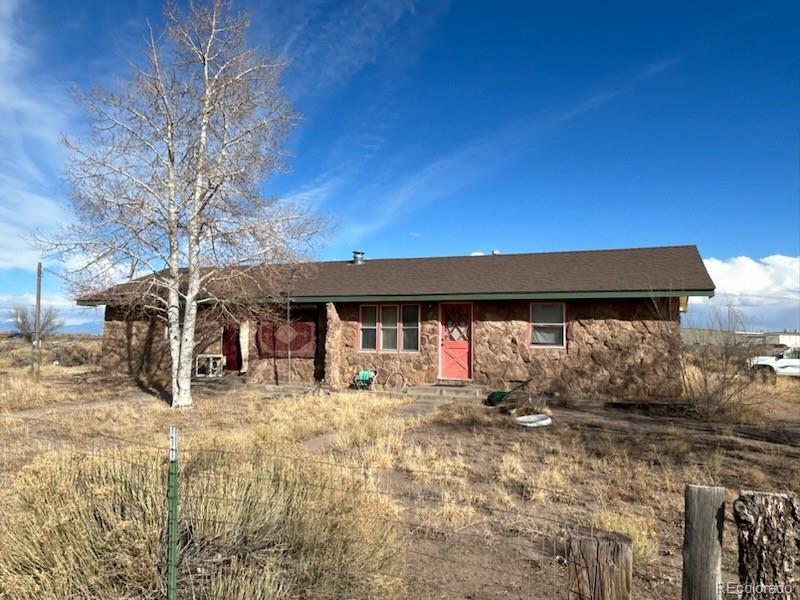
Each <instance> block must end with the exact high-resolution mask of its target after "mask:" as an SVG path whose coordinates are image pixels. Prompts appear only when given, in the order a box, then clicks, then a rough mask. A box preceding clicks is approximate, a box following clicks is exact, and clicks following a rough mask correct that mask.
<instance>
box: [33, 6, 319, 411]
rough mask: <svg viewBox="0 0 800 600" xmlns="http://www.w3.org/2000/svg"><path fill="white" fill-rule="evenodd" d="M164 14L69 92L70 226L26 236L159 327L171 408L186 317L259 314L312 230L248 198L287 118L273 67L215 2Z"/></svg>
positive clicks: (179, 385) (266, 172)
mask: <svg viewBox="0 0 800 600" xmlns="http://www.w3.org/2000/svg"><path fill="white" fill-rule="evenodd" d="M165 15H166V28H165V31H164V32H163V33H156V32H154V31H153V30H152V28H151V27H150V24H149V23H148V24H147V27H148V37H147V40H146V43H145V51H146V52H145V56H144V61H143V64H141V65H137V66H135V67H134V68H133V70H132V75H131V78H130V79H129V80H128V81H126V82H125V83H124V84H123V85H121V86H119V87H118V88H115V89H113V90H106V89H103V88H101V87H97V88H95V89H94V90H92V91H91V92H90V93H87V94H83V95H81V96H80V98H79V99H80V101H81V102H82V104H83V106H84V108H85V110H86V114H87V117H88V121H89V134H88V135H87V136H86V138H85V139H82V140H73V139H66V140H65V145H66V147H67V149H68V151H69V153H70V161H69V165H68V176H67V178H68V182H69V184H70V189H71V195H72V205H73V209H74V212H75V214H76V216H77V222H76V223H74V224H72V225H70V226H68V227H65V228H64V229H63V230H62V232H61V234H60V235H59V236H58V237H56V238H54V239H41V240H40V242H41V244H42V245H43V246H44V248H45V249H46V250H47V251H48V253H49V254H50V255H52V256H55V257H59V258H62V259H65V260H68V261H69V262H68V264H71V265H73V267H72V269H71V270H70V274H71V276H72V280H73V284H74V285H73V287H74V288H75V289H76V291H78V292H79V293H86V292H96V291H99V290H103V289H105V290H106V292H105V294H106V297H107V298H108V297H109V294H111V295H112V296H113V298H111V300H110V301H113V303H114V304H116V305H117V306H123V307H124V306H127V307H129V310H130V312H131V315H134V316H137V317H141V316H142V315H144V316H146V317H147V318H154V319H159V320H163V321H165V322H166V323H167V324H168V337H169V342H170V354H171V358H172V393H173V394H172V395H173V403H174V404H176V405H185V404H188V403H190V402H191V391H190V375H191V367H192V360H193V357H192V352H193V349H194V345H195V331H196V329H197V327H198V323H199V322H201V321H204V320H214V319H245V318H258V316H259V315H263V314H265V313H266V312H268V311H269V307H270V303H269V300H270V298H271V297H276V296H279V295H280V294H281V293H283V290H285V288H286V282H285V281H284V278H285V277H286V274H287V269H286V266H287V265H290V264H292V263H296V262H297V261H299V260H301V259H302V257H303V256H304V255H306V253H307V252H308V249H309V245H310V244H311V243H312V242H313V240H314V238H315V237H316V236H317V235H318V234H319V232H320V230H321V227H322V225H321V223H320V222H319V221H318V220H316V219H314V218H312V217H311V216H310V215H309V214H306V213H304V212H303V211H301V210H299V209H298V208H297V207H296V206H292V205H289V204H288V203H286V202H282V201H280V200H277V199H274V198H265V197H263V196H262V194H261V190H260V187H261V185H262V184H263V182H264V181H265V180H266V179H267V178H268V177H269V176H270V175H271V174H272V173H275V172H277V171H279V170H281V169H282V168H283V165H282V160H281V159H282V152H281V148H282V146H283V144H284V142H285V140H286V136H287V135H288V132H289V130H290V129H291V127H292V126H293V125H294V123H295V122H296V120H297V117H296V115H295V113H294V112H293V111H292V109H291V107H290V106H289V104H288V102H287V101H286V100H285V99H284V97H283V94H282V92H281V87H280V75H281V73H282V70H283V67H284V65H283V64H282V63H280V62H278V61H276V60H274V59H272V58H270V57H267V56H264V55H262V54H260V53H259V52H257V51H255V50H254V49H253V48H250V47H248V45H247V40H246V35H245V34H246V30H247V27H248V25H249V20H248V18H247V17H246V16H242V15H236V14H234V13H233V11H232V9H231V4H230V2H229V0H208V1H206V2H194V3H190V4H189V6H188V8H187V9H185V10H182V9H180V8H179V7H178V5H177V4H176V3H174V2H170V3H168V4H167V6H166V9H165ZM267 265H270V266H267ZM126 280H127V283H126V284H125V285H121V286H116V287H111V286H112V285H113V284H118V283H120V282H123V281H126ZM110 287H111V291H108V288H110ZM254 297H255V298H260V299H261V300H263V301H264V302H263V303H262V304H254V303H253V301H252V298H254ZM199 307H202V310H199Z"/></svg>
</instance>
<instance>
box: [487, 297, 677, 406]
mask: <svg viewBox="0 0 800 600" xmlns="http://www.w3.org/2000/svg"><path fill="white" fill-rule="evenodd" d="M529 306H530V304H529V303H528V302H496V303H487V302H479V303H476V304H475V308H474V319H475V325H474V340H475V342H474V353H475V354H474V375H473V378H474V381H475V382H476V383H483V384H488V385H489V386H492V387H501V386H502V385H503V383H504V382H509V381H515V380H525V379H527V378H528V377H533V378H534V381H532V382H531V386H530V387H531V389H532V390H533V391H534V392H535V393H541V394H547V395H565V396H572V397H586V396H597V397H605V398H641V399H646V398H667V397H676V396H678V395H679V394H680V389H681V384H680V365H679V360H680V357H679V353H678V351H679V346H678V341H679V333H680V332H679V327H680V325H679V320H678V309H677V302H674V303H672V305H669V304H666V303H662V304H661V305H659V306H658V307H656V305H654V303H653V301H652V300H650V299H642V300H639V299H637V300H608V301H591V300H576V301H571V302H567V303H566V320H567V331H566V348H536V347H534V346H531V345H530V323H529Z"/></svg>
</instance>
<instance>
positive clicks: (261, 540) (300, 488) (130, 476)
mask: <svg viewBox="0 0 800 600" xmlns="http://www.w3.org/2000/svg"><path fill="white" fill-rule="evenodd" d="M189 454H190V458H189V460H188V461H185V462H184V463H183V468H182V473H181V496H180V498H181V500H180V518H179V539H180V543H179V560H180V563H179V577H178V589H179V597H180V598H186V599H188V598H192V599H206V600H216V599H219V600H222V599H227V600H229V599H234V600H255V599H281V598H300V597H302V598H319V599H328V598H330V599H331V600H332V599H334V598H343V597H347V598H364V599H366V598H387V599H388V598H398V597H403V595H404V591H403V586H402V583H401V580H400V577H399V576H400V574H401V572H400V565H401V563H402V561H401V558H400V557H401V553H399V552H398V546H399V545H400V544H401V542H400V540H399V539H398V537H397V535H396V533H395V530H394V528H393V526H392V524H391V521H389V520H387V518H386V517H387V513H389V512H391V507H390V506H389V505H387V503H386V500H384V499H382V498H381V497H378V496H371V495H369V494H367V493H365V491H364V487H363V486H364V484H363V481H360V480H352V481H350V480H348V479H343V478H341V477H334V476H333V475H332V474H331V473H330V472H327V471H324V470H320V469H317V468H313V467H310V466H303V465H297V464H291V465H288V464H286V463H282V462H276V461H274V460H270V459H269V458H266V457H264V456H263V455H256V454H253V455H250V456H245V455H240V454H235V455H232V454H223V453H209V452H197V453H194V454H191V453H189ZM139 465H142V466H139ZM165 480H166V465H165V464H163V462H160V459H157V458H155V457H154V456H143V455H140V454H130V453H127V454H124V455H117V456H113V457H112V456H106V457H102V458H99V457H98V458H93V459H91V460H87V459H86V457H81V456H69V455H60V456H59V455H49V456H45V457H43V458H41V459H39V460H37V461H36V462H35V463H33V464H32V465H31V466H29V467H27V468H26V469H25V470H24V471H23V473H22V474H21V475H20V477H19V478H18V480H17V481H16V482H15V487H14V489H13V493H12V495H11V497H12V498H13V500H12V503H13V505H12V506H9V507H4V510H3V513H4V518H3V519H2V521H1V523H2V524H0V598H2V599H4V600H6V599H9V600H10V599H12V598H13V599H15V600H16V599H27V598H31V599H33V598H35V599H37V600H56V599H63V598H87V599H88V598H97V599H100V598H103V599H106V598H116V599H128V598H130V599H133V598H137V599H142V598H143V599H157V598H158V599H162V598H164V597H165V590H166V558H165V557H166V545H165V540H166V533H165V532H166V489H165Z"/></svg>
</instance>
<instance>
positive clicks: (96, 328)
mask: <svg viewBox="0 0 800 600" xmlns="http://www.w3.org/2000/svg"><path fill="white" fill-rule="evenodd" d="M58 332H59V333H86V334H89V335H102V334H103V322H102V321H86V322H85V323H76V324H74V325H64V327H62V328H61V329H59V330H58Z"/></svg>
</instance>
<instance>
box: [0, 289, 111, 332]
mask: <svg viewBox="0 0 800 600" xmlns="http://www.w3.org/2000/svg"><path fill="white" fill-rule="evenodd" d="M35 302H36V297H35V296H34V295H33V294H0V323H3V322H5V321H6V320H7V319H8V311H9V310H10V309H12V308H13V307H15V306H26V307H33V306H34V303H35ZM42 306H52V307H53V308H55V309H56V311H58V314H59V316H60V317H61V318H62V319H63V320H64V325H66V326H72V325H81V324H83V323H96V322H97V321H101V320H102V319H103V309H102V308H96V307H85V306H76V304H75V301H74V300H73V299H72V298H69V297H68V296H65V295H64V294H44V295H42Z"/></svg>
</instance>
